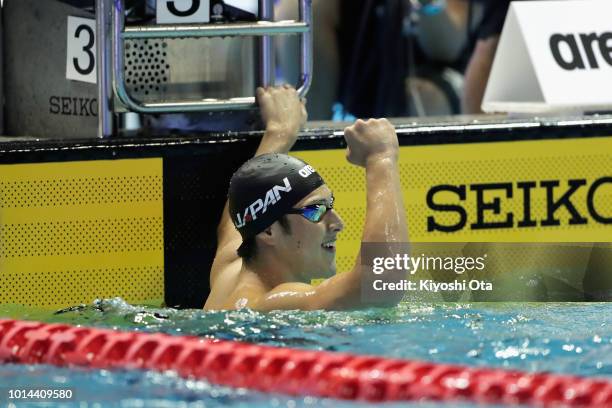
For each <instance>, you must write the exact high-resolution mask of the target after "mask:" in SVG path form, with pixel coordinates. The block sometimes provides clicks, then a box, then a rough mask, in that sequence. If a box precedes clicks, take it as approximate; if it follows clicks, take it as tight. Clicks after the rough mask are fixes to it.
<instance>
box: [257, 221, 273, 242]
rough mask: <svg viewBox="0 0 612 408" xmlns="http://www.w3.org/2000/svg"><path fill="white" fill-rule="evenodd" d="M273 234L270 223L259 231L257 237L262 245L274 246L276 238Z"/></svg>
mask: <svg viewBox="0 0 612 408" xmlns="http://www.w3.org/2000/svg"><path fill="white" fill-rule="evenodd" d="M275 235H276V234H274V231H273V229H272V225H270V226H269V227H268V228H266V229H265V230H263V231H261V233H259V235H258V238H259V241H260V242H261V244H262V245H266V246H274V244H275V238H276V236H275Z"/></svg>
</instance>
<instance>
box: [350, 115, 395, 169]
mask: <svg viewBox="0 0 612 408" xmlns="http://www.w3.org/2000/svg"><path fill="white" fill-rule="evenodd" d="M344 139H346V144H347V148H346V159H347V160H348V161H349V162H350V163H353V164H355V165H357V166H361V167H365V166H366V164H367V163H368V162H370V161H373V160H380V159H393V160H395V161H397V156H398V151H399V143H398V141H397V134H396V133H395V128H394V127H393V125H392V124H391V123H389V121H388V120H387V119H370V120H368V121H363V120H361V119H358V120H357V121H356V122H355V124H353V125H352V126H349V127H347V128H346V129H344Z"/></svg>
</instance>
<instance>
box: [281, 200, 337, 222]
mask: <svg viewBox="0 0 612 408" xmlns="http://www.w3.org/2000/svg"><path fill="white" fill-rule="evenodd" d="M333 208H334V198H333V197H332V199H331V201H330V202H329V204H312V205H307V206H306V207H302V208H292V209H291V210H289V211H287V214H299V215H301V216H302V217H304V218H306V219H307V220H308V221H310V222H315V223H316V222H319V221H321V220H322V219H323V217H324V216H325V214H326V213H327V212H328V211H329V210H331V209H333Z"/></svg>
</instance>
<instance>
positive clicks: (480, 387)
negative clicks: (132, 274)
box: [0, 320, 612, 407]
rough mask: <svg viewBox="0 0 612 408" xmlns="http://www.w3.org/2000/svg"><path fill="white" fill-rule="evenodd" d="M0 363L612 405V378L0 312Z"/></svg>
mask: <svg viewBox="0 0 612 408" xmlns="http://www.w3.org/2000/svg"><path fill="white" fill-rule="evenodd" d="M0 362H5V363H20V364H52V365H56V366H70V367H73V366H79V367H91V368H111V369H112V368H128V369H144V370H155V371H165V370H173V371H176V372H177V373H178V374H179V375H181V376H183V377H190V378H197V379H204V380H207V381H209V382H211V383H215V384H220V385H228V386H232V387H243V388H249V389H253V390H258V391H264V392H275V393H284V394H290V395H311V396H318V397H331V398H340V399H348V400H365V401H398V400H420V399H430V400H440V401H447V400H456V399H464V400H470V401H474V402H478V403H492V404H500V403H501V404H533V405H540V406H559V405H561V406H590V407H612V381H607V380H605V379H589V378H581V377H573V376H564V375H555V374H548V373H524V372H519V371H506V370H499V369H493V368H476V367H462V366H455V365H447V364H434V363H427V362H415V361H406V360H393V359H387V358H381V357H371V356H359V355H351V354H344V353H330V352H321V351H308V350H296V349H289V348H275V347H267V346H260V345H253V344H248V343H240V342H232V341H216V340H208V339H201V338H198V337H179V336H169V335H165V334H147V333H135V332H118V331H113V330H103V329H95V328H86V327H75V326H70V325H66V324H45V323H36V322H24V321H16V320H0Z"/></svg>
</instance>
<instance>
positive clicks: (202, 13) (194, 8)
mask: <svg viewBox="0 0 612 408" xmlns="http://www.w3.org/2000/svg"><path fill="white" fill-rule="evenodd" d="M208 22H210V0H157V23H158V24H181V23H208Z"/></svg>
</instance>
